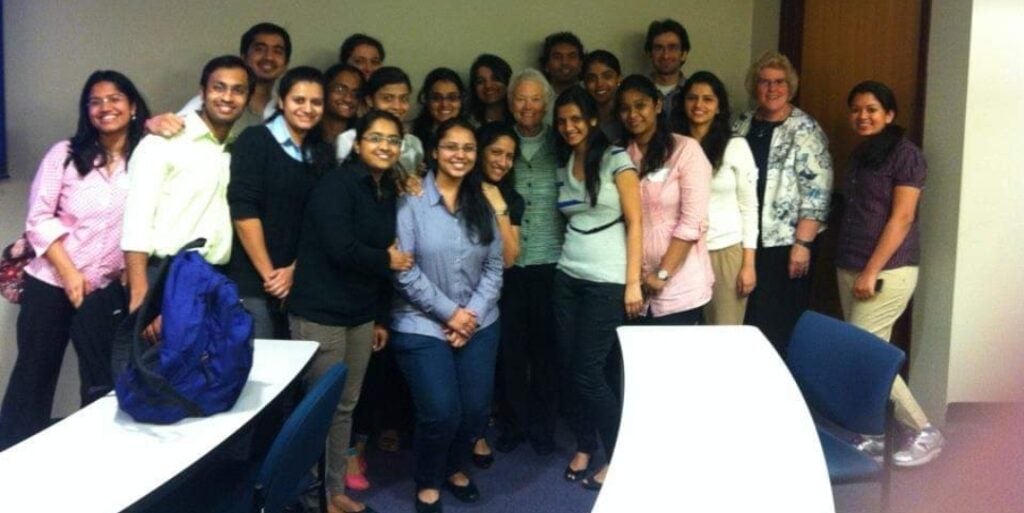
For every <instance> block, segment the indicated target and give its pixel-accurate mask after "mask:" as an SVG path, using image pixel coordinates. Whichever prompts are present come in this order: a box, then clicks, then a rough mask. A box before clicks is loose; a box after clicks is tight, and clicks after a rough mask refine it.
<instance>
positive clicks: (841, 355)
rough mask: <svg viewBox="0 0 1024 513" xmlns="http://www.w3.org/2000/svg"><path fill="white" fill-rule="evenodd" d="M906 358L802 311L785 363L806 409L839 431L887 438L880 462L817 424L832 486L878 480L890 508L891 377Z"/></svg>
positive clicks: (860, 334) (856, 332) (875, 340)
mask: <svg viewBox="0 0 1024 513" xmlns="http://www.w3.org/2000/svg"><path fill="white" fill-rule="evenodd" d="M905 359H906V357H905V356H904V354H903V351H901V350H900V349H899V348H897V347H895V346H893V345H891V344H889V343H887V342H885V341H884V340H882V339H880V338H878V337H876V336H875V335H872V334H871V333H868V332H867V331H864V330H862V329H860V328H858V327H856V326H853V325H851V324H848V323H845V322H842V321H839V320H836V319H833V318H831V317H827V316H824V315H821V314H819V313H815V312H810V311H808V312H805V313H804V314H803V315H802V316H801V317H800V320H799V322H797V325H796V328H794V329H793V335H792V336H791V337H790V341H789V350H788V353H787V356H786V363H787V365H788V366H789V370H790V372H791V373H792V374H793V379H794V380H795V381H796V383H797V385H798V386H799V387H800V391H801V392H802V393H803V396H804V400H805V401H806V402H807V405H808V406H809V407H810V409H811V410H812V411H813V412H815V413H816V414H817V415H818V416H819V417H821V418H823V419H824V420H825V421H827V422H828V423H832V424H834V425H835V426H838V427H839V428H842V429H843V430H846V431H848V432H853V433H860V434H865V435H874V436H882V435H884V436H885V458H884V459H883V462H882V463H878V462H876V461H875V460H874V459H873V458H871V456H868V455H867V454H864V453H862V452H861V451H859V450H857V448H856V446H854V445H853V444H852V443H851V442H849V441H847V440H845V439H844V438H842V437H841V436H837V435H835V434H833V433H832V432H831V431H830V430H829V429H827V428H826V427H825V426H823V423H822V422H818V438H819V440H820V442H821V448H822V451H823V452H824V453H825V462H826V464H827V466H828V475H829V479H830V480H831V482H832V483H833V484H839V483H853V482H865V481H879V483H880V485H881V488H882V492H881V506H882V508H881V509H882V511H888V507H889V492H890V468H891V466H892V448H893V445H894V443H895V442H894V436H893V422H892V411H893V409H892V402H891V401H890V400H889V394H890V391H891V390H892V383H893V380H895V379H896V374H897V373H898V372H899V370H900V368H901V367H903V362H904V360H905Z"/></svg>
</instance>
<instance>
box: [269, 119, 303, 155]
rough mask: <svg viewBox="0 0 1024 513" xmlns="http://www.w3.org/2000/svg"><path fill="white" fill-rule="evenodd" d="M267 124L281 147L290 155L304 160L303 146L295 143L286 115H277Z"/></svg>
mask: <svg viewBox="0 0 1024 513" xmlns="http://www.w3.org/2000/svg"><path fill="white" fill-rule="evenodd" d="M266 125H267V130H270V135H273V136H274V140H275V141H277V144H280V145H281V149H282V150H284V152H285V153H286V154H287V155H288V156H289V157H291V158H293V159H295V160H297V161H299V162H302V147H301V146H299V145H298V144H295V139H292V133H291V132H290V131H289V130H288V122H287V121H285V119H284V116H277V117H276V118H273V119H271V120H270V121H268V122H267V123H266Z"/></svg>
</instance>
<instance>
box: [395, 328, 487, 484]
mask: <svg viewBox="0 0 1024 513" xmlns="http://www.w3.org/2000/svg"><path fill="white" fill-rule="evenodd" d="M499 324H500V321H495V322H494V323H492V324H491V325H490V326H487V327H485V328H482V329H480V330H479V331H477V332H476V334H474V335H473V338H471V339H469V342H468V343H467V344H466V345H465V346H463V347H461V348H459V349H452V347H451V346H450V345H448V341H446V340H442V339H439V338H434V337H428V336H426V335H416V334H412V333H402V332H400V331H395V332H392V334H391V344H390V345H391V349H392V350H393V351H394V353H395V359H396V360H397V362H398V368H399V369H401V371H402V374H403V375H404V376H405V380H406V381H407V382H408V383H409V390H410V391H411V392H412V400H413V403H414V404H415V406H416V432H415V435H414V438H415V439H414V443H415V445H416V474H415V476H414V479H415V481H416V486H417V488H418V489H423V488H440V487H441V484H442V483H443V482H444V480H445V479H446V478H447V477H448V476H450V475H452V474H454V473H456V472H458V471H460V470H462V469H463V468H464V467H465V465H466V463H467V461H468V459H469V455H470V451H471V450H472V447H473V442H474V441H475V440H476V438H477V437H478V436H479V435H480V433H481V432H483V428H484V425H485V424H486V423H487V415H488V413H489V412H490V409H491V392H492V390H493V388H494V365H495V360H496V358H497V353H498V335H499V333H500V331H501V328H500V326H499Z"/></svg>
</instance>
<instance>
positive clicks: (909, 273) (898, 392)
mask: <svg viewBox="0 0 1024 513" xmlns="http://www.w3.org/2000/svg"><path fill="white" fill-rule="evenodd" d="M917 271H918V268H917V266H905V267H897V268H896V269H887V270H884V271H882V272H880V273H878V278H879V279H880V280H883V282H884V284H883V286H882V291H881V292H879V293H877V294H875V296H874V297H872V298H871V299H869V300H867V301H859V300H858V299H857V298H855V297H853V284H854V282H855V281H857V274H858V272H857V271H852V270H849V269H837V270H836V276H837V278H838V282H839V302H840V303H841V304H842V307H843V317H845V318H846V322H849V323H850V324H853V325H854V326H857V327H859V328H861V329H863V330H865V331H869V332H871V333H873V334H874V335H876V336H878V337H879V338H881V339H882V340H885V341H886V342H888V341H889V338H890V337H892V327H893V325H894V324H896V319H898V318H899V317H900V315H901V314H902V313H903V310H905V309H906V308H907V303H909V302H910V297H911V296H913V295H914V287H916V286H917ZM891 398H892V400H893V402H894V403H895V405H896V412H895V414H896V420H897V421H898V422H900V423H901V424H903V425H906V426H909V427H911V428H913V429H914V430H916V431H920V430H922V429H924V427H925V426H926V425H927V424H928V416H927V415H925V413H924V410H922V409H921V406H920V405H919V404H917V400H916V399H914V395H913V394H911V393H910V388H908V387H907V383H906V382H905V381H903V378H902V377H900V376H896V381H895V382H893V384H892V395H891Z"/></svg>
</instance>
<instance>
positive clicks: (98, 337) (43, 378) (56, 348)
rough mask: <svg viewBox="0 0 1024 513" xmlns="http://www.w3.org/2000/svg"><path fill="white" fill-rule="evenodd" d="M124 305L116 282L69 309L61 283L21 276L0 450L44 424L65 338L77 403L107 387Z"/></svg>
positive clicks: (0, 420)
mask: <svg viewBox="0 0 1024 513" xmlns="http://www.w3.org/2000/svg"><path fill="white" fill-rule="evenodd" d="M127 309H128V306H127V300H126V295H125V291H124V288H123V287H122V286H121V283H120V282H116V281H115V282H114V283H111V284H110V285H108V286H107V287H105V288H103V289H100V290H96V291H93V292H92V293H90V294H89V295H88V296H86V297H85V300H84V301H83V302H82V305H81V307H79V308H78V309H75V307H73V306H72V305H71V301H69V300H68V298H67V296H66V295H65V293H64V289H63V288H61V287H55V286H53V285H50V284H48V283H45V282H42V281H40V280H37V279H35V278H33V277H32V276H29V275H26V276H25V290H24V292H23V293H22V300H21V311H20V312H19V313H18V336H17V343H18V357H17V360H15V362H14V370H13V371H12V372H11V379H10V381H9V382H8V384H7V393H6V394H4V400H3V406H2V407H0V450H2V449H5V448H7V447H9V446H11V445H14V444H16V443H18V442H20V441H22V440H24V439H26V438H28V437H30V436H32V435H34V434H36V433H38V432H39V431H42V430H43V429H45V428H46V427H47V426H48V425H49V424H50V411H51V410H52V409H53V396H54V393H55V392H56V389H57V378H58V377H59V375H60V367H61V363H62V362H63V361H64V351H65V349H66V348H67V345H68V339H70V340H71V342H72V344H73V345H74V347H75V352H76V353H78V374H79V378H80V380H81V388H80V390H79V394H80V395H81V400H82V405H83V406H84V405H86V404H88V403H90V402H92V401H95V400H96V399H98V398H100V397H103V396H104V395H106V394H107V393H108V392H110V391H111V390H112V389H113V387H114V380H113V376H112V375H111V369H110V352H111V344H112V341H113V338H114V332H115V331H116V329H117V326H118V324H120V322H121V320H122V319H123V318H124V316H125V312H126V311H127Z"/></svg>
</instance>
